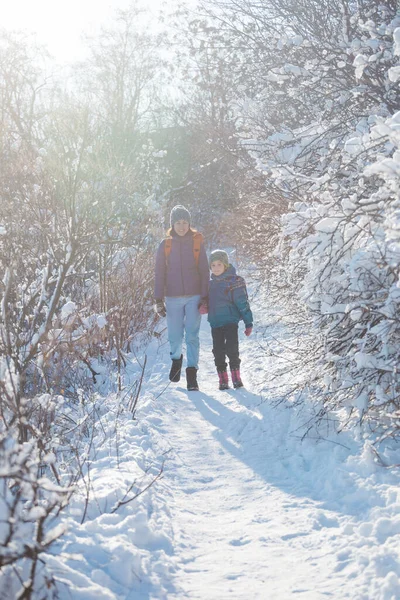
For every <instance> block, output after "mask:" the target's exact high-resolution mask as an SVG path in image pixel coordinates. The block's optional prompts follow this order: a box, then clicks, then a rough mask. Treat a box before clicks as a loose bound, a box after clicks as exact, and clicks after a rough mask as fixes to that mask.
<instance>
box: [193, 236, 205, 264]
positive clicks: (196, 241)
mask: <svg viewBox="0 0 400 600" xmlns="http://www.w3.org/2000/svg"><path fill="white" fill-rule="evenodd" d="M203 242H204V237H203V235H202V234H201V233H199V232H198V231H196V233H194V234H193V255H194V260H195V263H196V267H198V266H199V258H200V248H201V245H202V243H203Z"/></svg>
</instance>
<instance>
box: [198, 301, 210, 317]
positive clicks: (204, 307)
mask: <svg viewBox="0 0 400 600" xmlns="http://www.w3.org/2000/svg"><path fill="white" fill-rule="evenodd" d="M199 313H200V314H201V315H206V314H207V313H208V299H207V298H202V299H201V301H200V304H199Z"/></svg>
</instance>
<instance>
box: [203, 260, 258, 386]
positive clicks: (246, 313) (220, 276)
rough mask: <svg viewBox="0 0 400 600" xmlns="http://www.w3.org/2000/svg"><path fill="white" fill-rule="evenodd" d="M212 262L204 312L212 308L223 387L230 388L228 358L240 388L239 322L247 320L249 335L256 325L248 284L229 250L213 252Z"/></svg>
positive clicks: (234, 380) (215, 354)
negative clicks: (234, 263)
mask: <svg viewBox="0 0 400 600" xmlns="http://www.w3.org/2000/svg"><path fill="white" fill-rule="evenodd" d="M209 264H210V269H211V272H212V275H211V280H210V285H209V295H208V307H207V305H206V304H205V303H203V304H202V305H201V306H200V312H201V313H202V314H205V313H206V312H207V308H208V321H209V323H210V325H211V333H212V339H213V354H214V362H215V366H216V367H217V372H218V377H219V389H220V390H227V389H229V383H228V373H227V370H226V367H227V364H226V357H228V359H229V367H230V371H231V377H232V383H233V387H234V388H240V387H243V383H242V380H241V378H240V358H239V339H238V323H239V321H240V320H243V321H244V324H245V334H246V335H247V336H249V335H251V332H252V328H253V315H252V312H251V310H250V305H249V299H248V296H247V289H246V283H245V281H244V279H243V277H239V276H238V275H236V270H235V268H234V267H233V266H232V265H231V264H229V258H228V254H227V253H226V252H225V250H214V251H213V252H211V254H210V259H209Z"/></svg>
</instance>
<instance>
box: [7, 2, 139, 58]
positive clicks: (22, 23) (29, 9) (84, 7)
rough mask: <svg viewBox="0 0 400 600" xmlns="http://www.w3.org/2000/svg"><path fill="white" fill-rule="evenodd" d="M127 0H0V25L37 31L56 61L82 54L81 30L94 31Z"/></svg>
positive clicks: (124, 4) (125, 6) (40, 40)
mask: <svg viewBox="0 0 400 600" xmlns="http://www.w3.org/2000/svg"><path fill="white" fill-rule="evenodd" d="M129 4H130V0H61V1H60V2H57V0H0V27H2V28H5V29H11V30H15V29H22V30H27V31H30V32H35V33H36V34H37V41H38V42H39V43H42V44H44V45H45V46H47V48H48V50H49V52H50V53H51V54H52V55H53V56H54V58H55V59H56V60H57V61H58V62H62V63H68V62H70V61H74V60H75V59H77V58H80V57H82V55H83V53H84V46H83V44H82V41H81V34H82V32H87V33H95V32H96V31H97V30H98V29H99V27H100V25H102V24H106V23H107V21H108V20H110V19H111V18H112V15H113V13H114V11H115V10H116V9H117V8H127V7H128V6H129Z"/></svg>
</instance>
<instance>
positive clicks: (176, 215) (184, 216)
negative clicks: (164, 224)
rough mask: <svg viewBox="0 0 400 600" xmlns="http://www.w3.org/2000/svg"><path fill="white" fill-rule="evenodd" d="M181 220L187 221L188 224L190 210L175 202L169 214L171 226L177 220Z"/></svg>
mask: <svg viewBox="0 0 400 600" xmlns="http://www.w3.org/2000/svg"><path fill="white" fill-rule="evenodd" d="M181 220H183V221H187V222H188V223H189V225H190V212H189V211H188V209H187V208H185V207H184V206H182V205H181V204H177V205H176V206H174V208H173V209H172V210H171V215H170V223H171V228H172V227H173V226H174V225H175V223H176V222H177V221H181Z"/></svg>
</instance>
